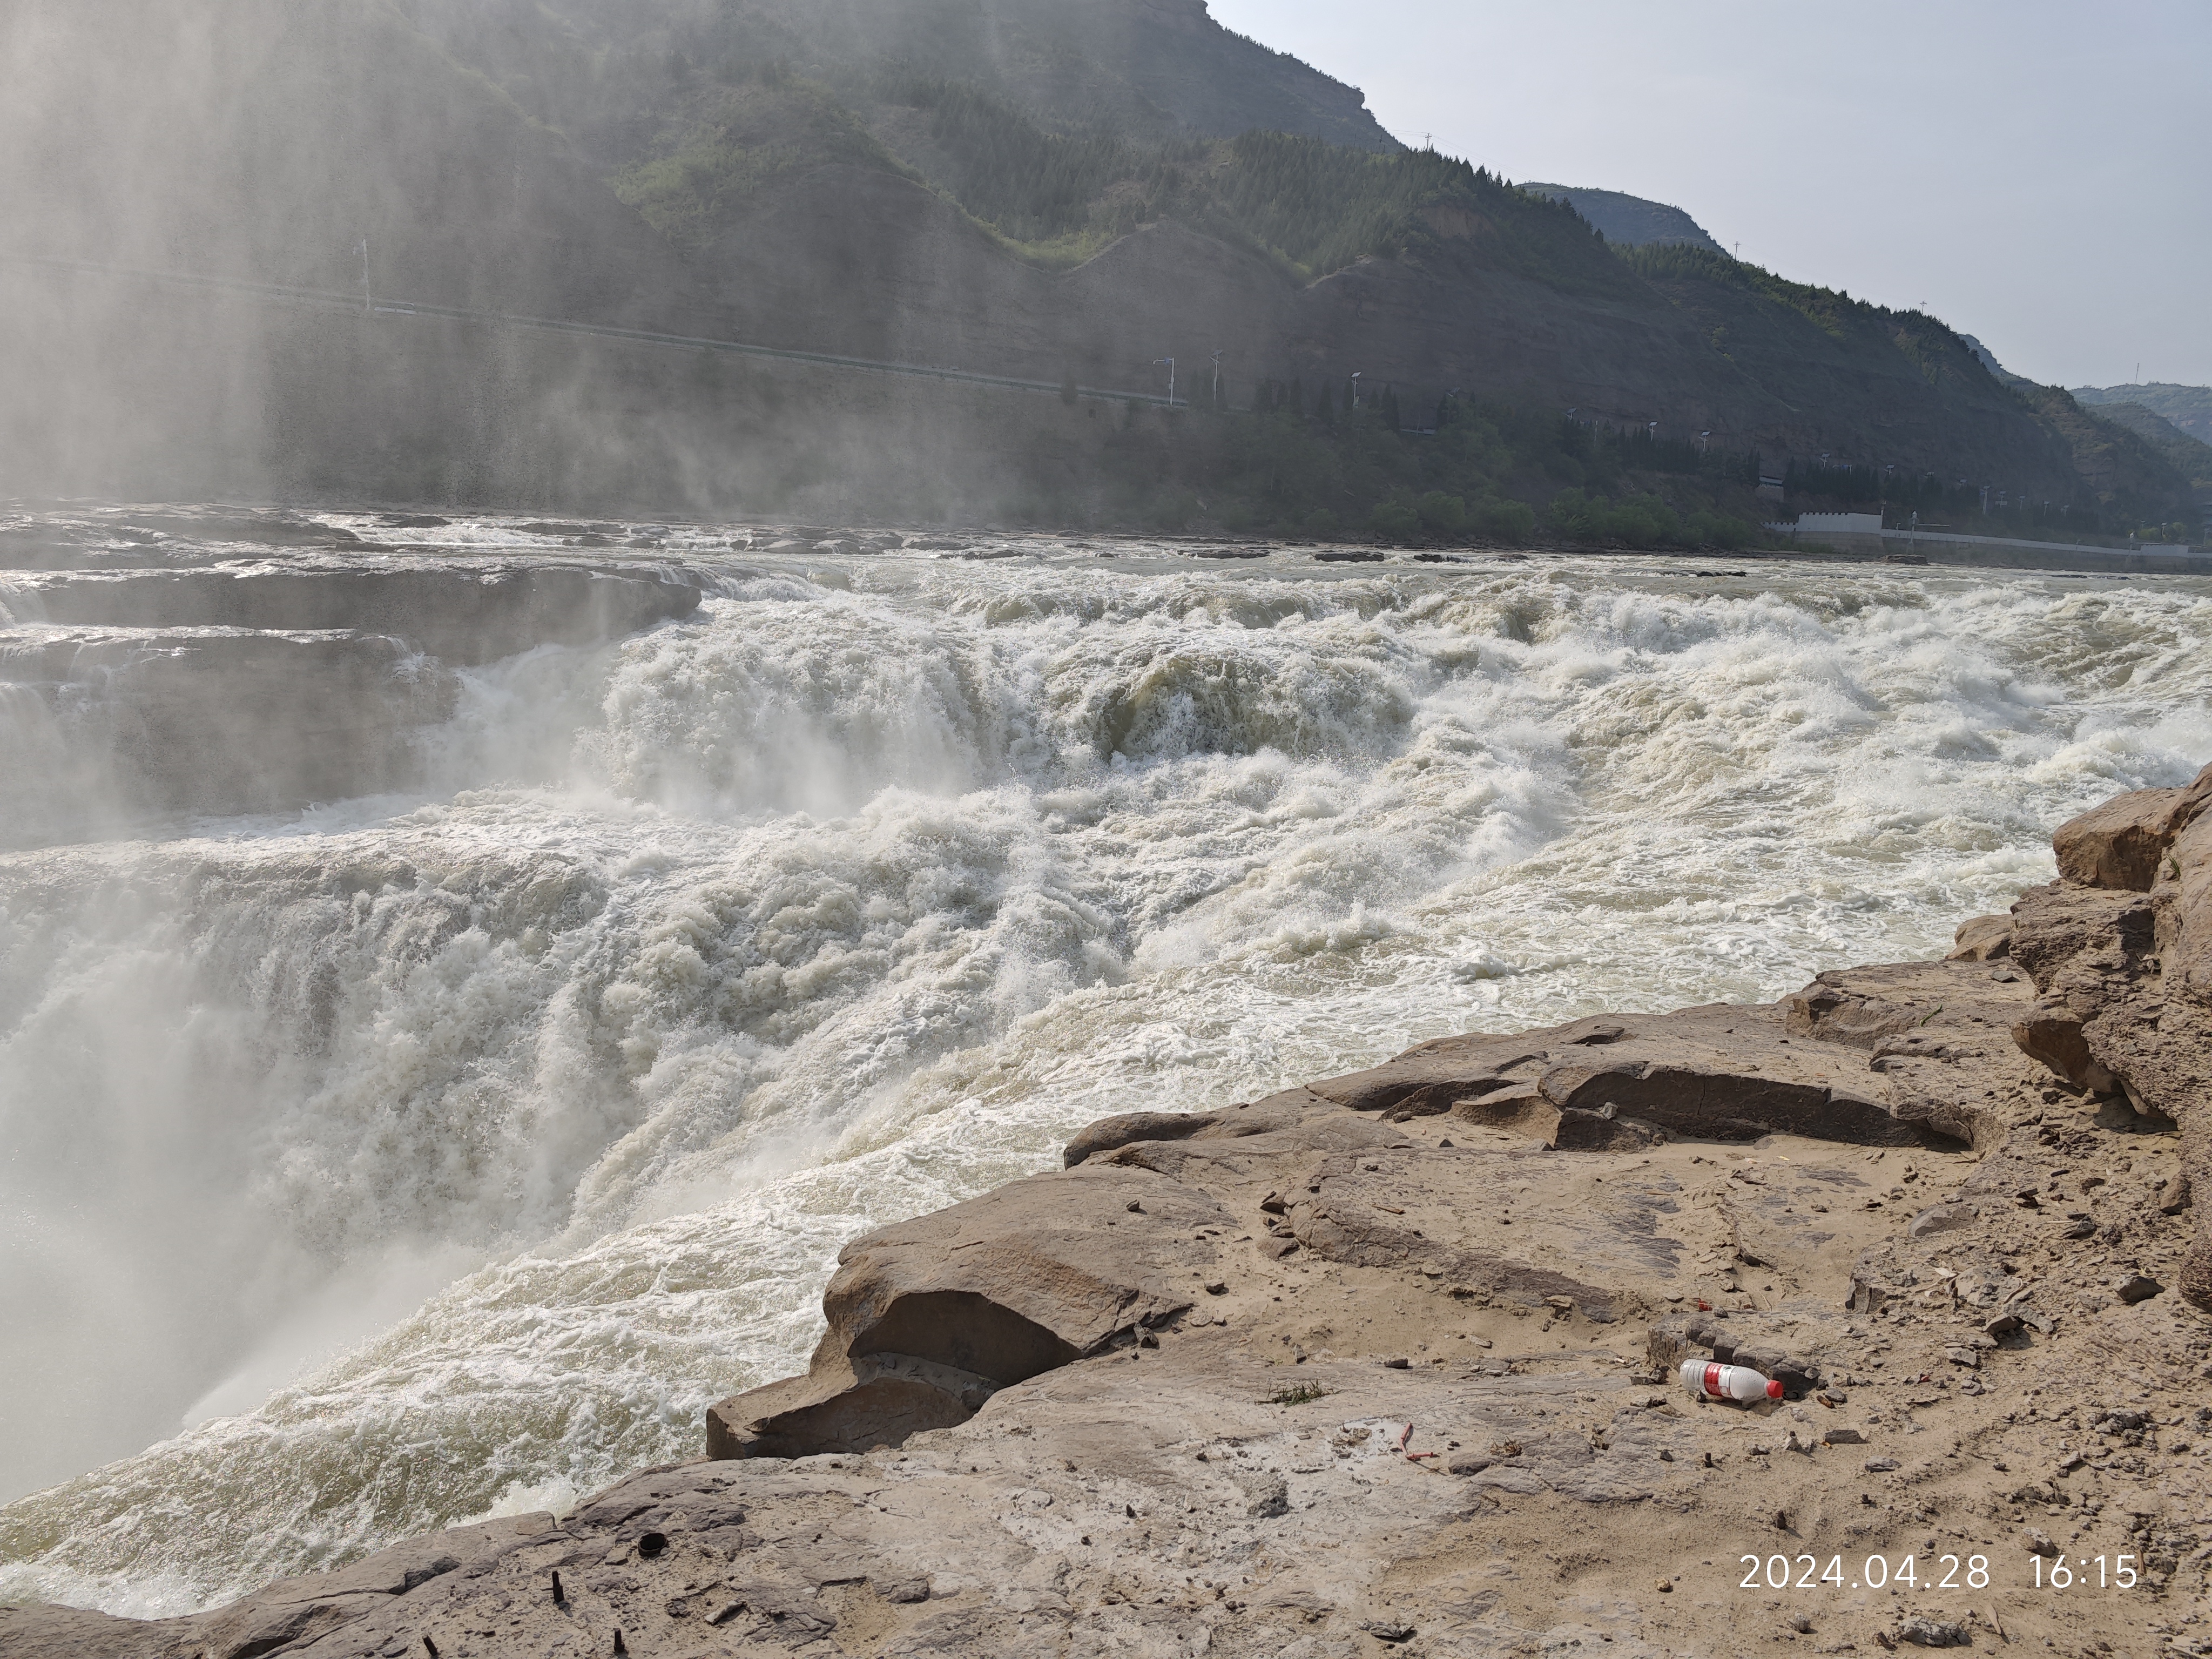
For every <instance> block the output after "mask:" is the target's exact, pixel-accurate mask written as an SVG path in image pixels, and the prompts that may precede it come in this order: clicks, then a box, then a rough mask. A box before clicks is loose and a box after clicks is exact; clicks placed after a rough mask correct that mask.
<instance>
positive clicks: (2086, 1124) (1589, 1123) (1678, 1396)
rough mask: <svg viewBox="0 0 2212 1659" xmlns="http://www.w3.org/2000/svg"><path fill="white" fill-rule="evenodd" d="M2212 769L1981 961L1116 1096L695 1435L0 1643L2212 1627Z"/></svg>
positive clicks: (164, 1651)
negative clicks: (1720, 1398)
mask: <svg viewBox="0 0 2212 1659" xmlns="http://www.w3.org/2000/svg"><path fill="white" fill-rule="evenodd" d="M2208 806H2212V769H2208V771H2207V772H2206V773H2205V774H2204V775H2203V776H2202V777H2200V778H2199V779H2198V780H2197V782H2196V783H2195V784H2194V785H2192V786H2191V787H2189V788H2187V789H2181V790H2156V791H2149V792H2146V793H2139V794H2134V795H2129V796H2124V797H2122V798H2120V799H2118V800H2115V801H2113V802H2111V803H2109V804H2108V805H2106V806H2104V807H2101V808H2100V809H2098V810H2097V811H2093V812H2091V813H2089V814H2087V816H2085V817H2082V818H2080V819H2077V820H2076V821H2075V822H2074V823H2069V824H2068V825H2067V826H2065V828H2063V829H2061V830H2060V831H2059V833H2058V836H2057V851H2058V855H2059V866H2060V870H2061V878H2060V879H2059V880H2058V881H2057V882H2055V883H2052V884H2050V885H2049V886H2047V887H2041V888H2038V889H2035V890H2032V891H2030V892H2028V893H2027V894H2025V895H2024V896H2022V897H2021V901H2020V902H2019V903H2018V904H2016V905H2015V907H2014V908H2013V911H2012V914H2011V915H2008V916H2002V917H1984V918H1980V919H1978V920H1976V921H1970V922H1969V923H1967V924H1966V926H1965V927H1962V928H1960V938H1959V948H1958V950H1957V951H1955V952H1954V955H1953V957H1951V958H1950V959H1949V960H1948V961H1944V962H1925V963H1901V964H1893V965H1888V966H1880V967H1869V968H1860V969H1844V970H1840V971H1838V972H1832V973H1826V974H1823V975H1820V978H1819V979H1817V980H1816V981H1814V983H1813V984H1811V985H1810V986H1808V987H1806V988H1805V989H1804V990H1802V991H1801V992H1799V993H1798V994H1796V995H1795V996H1792V997H1790V998H1788V999H1786V1000H1784V1001H1783V1002H1781V1003H1779V1004H1776V1005H1772V1006H1759V1007H1741V1006H1712V1007H1704V1008H1692V1009H1686V1010H1684V1011H1682V1012H1678V1013H1673V1014H1667V1015H1621V1016H1618V1017H1616V1018H1599V1019H1585V1020H1580V1021H1577V1022H1575V1023H1574V1024H1569V1025H1564V1026H1559V1027H1557V1028H1554V1029H1553V1030H1541V1031H1531V1032H1524V1033H1519V1034H1516V1035H1511V1036H1466V1037H1455V1038H1449V1039H1445V1040H1443V1041H1439V1042H1429V1043H1425V1044H1423V1045H1421V1046H1420V1047H1419V1048H1414V1049H1413V1050H1411V1051H1410V1052H1408V1053H1407V1054H1403V1055H1401V1056H1400V1057H1399V1058H1398V1059H1396V1060H1393V1061H1391V1062H1390V1063H1389V1064H1388V1065H1386V1066H1379V1067H1376V1069H1374V1070H1372V1071H1368V1072H1363V1073H1356V1074H1354V1075H1352V1076H1350V1077H1344V1078H1337V1079H1329V1080H1327V1081H1323V1082H1318V1083H1314V1084H1311V1085H1307V1086H1305V1087H1303V1088H1297V1089H1292V1090H1289V1091H1285V1092H1284V1093H1281V1094H1279V1095H1275V1096H1272V1097H1268V1098H1267V1099H1264V1100H1259V1101H1254V1102H1249V1103H1241V1104H1237V1105H1234V1106H1231V1107H1228V1108H1226V1109H1223V1110H1220V1111H1217V1112H1212V1113H1206V1114H1201V1115H1176V1116H1167V1115H1151V1114H1138V1115H1132V1116H1127V1117H1121V1118H1115V1119H1109V1120H1108V1121H1104V1122H1102V1123H1098V1124H1095V1125H1093V1126H1092V1127H1091V1128H1089V1129H1087V1130H1085V1132H1084V1133H1083V1134H1081V1135H1080V1136H1079V1137H1078V1138H1077V1139H1076V1140H1075V1141H1074V1142H1073V1144H1072V1145H1071V1146H1069V1147H1068V1149H1067V1153H1066V1164H1067V1167H1066V1169H1065V1170H1060V1171H1055V1172H1054V1173H1051V1174H1047V1175H1041V1176H1034V1177H1031V1178H1030V1179H1028V1180H1025V1181H1019V1182H1014V1183H1012V1184H1011V1185H1009V1186H1007V1187H1005V1188H1000V1189H999V1190H998V1191H996V1192H994V1193H991V1194H987V1195H986V1196H984V1197H982V1198H980V1199H977V1200H974V1201H973V1202H970V1203H967V1204H963V1205H960V1206H956V1207H954V1208H952V1209H950V1210H946V1211H944V1212H939V1213H938V1214H934V1215H928V1216H923V1217H921V1218H917V1219H915V1220H913V1221H909V1222H906V1223H903V1224H902V1225H898V1226H895V1227H890V1228H886V1229H884V1230H883V1231H879V1232H877V1233H874V1234H872V1235H870V1236H868V1237H865V1238H863V1239H860V1240H859V1241H858V1242H856V1243H854V1245H853V1246H851V1247H850V1248H849V1249H848V1250H847V1251H846V1252H845V1254H844V1256H843V1259H842V1263H841V1266H840V1268H839V1271H838V1273H837V1274H836V1278H835V1279H833V1280H832V1282H831V1284H830V1286H829V1291H827V1293H826V1295H825V1297H824V1310H825V1312H826V1314H827V1316H828V1330H827V1333H826V1334H825V1335H824V1336H823V1340H822V1343H821V1346H820V1347H819V1348H818V1349H817V1352H816V1354H815V1357H814V1360H813V1363H812V1365H811V1368H810V1370H808V1372H807V1373H806V1374H805V1376H799V1377H793V1378H791V1379H789V1380H787V1381H785V1382H782V1383H775V1384H773V1385H771V1386H769V1387H768V1388H764V1389H757V1390H755V1391H753V1392H752V1393H750V1394H746V1395H739V1396H738V1397H737V1398H735V1399H733V1400H729V1401H724V1402H723V1403H722V1404H720V1406H717V1407H714V1411H713V1412H712V1413H711V1414H710V1417H709V1420H708V1425H707V1443H706V1447H705V1448H704V1449H705V1450H706V1451H707V1452H708V1456H707V1457H705V1458H703V1459H702V1460H701V1461H699V1462H692V1463H686V1464H682V1465H678V1466H675V1467H671V1468H662V1469H656V1470H652V1471H648V1472H647V1473H645V1474H640V1475H638V1476H636V1477H635V1478H633V1479H631V1480H626V1481H624V1482H623V1483H622V1484H621V1485H619V1486H615V1487H613V1488H611V1489H610V1490H609V1491H607V1492H603V1493H601V1494H599V1496H598V1497H596V1498H592V1500H590V1501H589V1502H588V1503H586V1504H584V1505H583V1506H582V1507H581V1508H580V1509H579V1510H577V1511H576V1512H575V1513H574V1514H573V1515H570V1516H567V1517H565V1518H563V1519H558V1520H556V1518H555V1517H554V1516H550V1515H548V1516H530V1517H525V1518H522V1519H520V1520H512V1521H503V1522H495V1523H493V1524H491V1525H489V1526H482V1527H476V1528H463V1529H460V1530H458V1531H455V1532H451V1533H447V1534H443V1535H442V1536H440V1537H436V1538H432V1539H427V1540H422V1541H416V1542H415V1543H412V1544H409V1545H405V1546H403V1547H400V1548H398V1549H395V1550H391V1551H387V1552H385V1553H382V1554H380V1555H378V1556H375V1557H374V1558H371V1559H368V1560H367V1561H364V1562H362V1563H361V1564H359V1565H356V1566H354V1567H351V1568H349V1569H347V1570H345V1571H343V1572H338V1573H334V1574H331V1575H327V1576H324V1577H315V1578H306V1579H300V1580H295V1581H291V1582H288V1583H281V1584H277V1585H275V1586H272V1587H271V1588H270V1589H267V1590H264V1591H263V1592H262V1593H260V1594H259V1595H255V1596H252V1597H250V1598H248V1599H247V1600H246V1601H241V1602H240V1603H238V1604H236V1605H234V1606H233V1607H227V1608H224V1609H222V1610H220V1611H217V1612H215V1613H209V1614H206V1615H204V1616H202V1617H199V1618H196V1619H189V1620H173V1621H168V1622H165V1623H153V1624H133V1623H130V1622H127V1621H122V1620H110V1619H106V1618H103V1617H101V1616H100V1615H97V1614H91V1613H78V1612H73V1611H70V1610H67V1609H61V1608H53V1607H33V1608H21V1609H15V1610H12V1611H8V1612H0V1655H5V1656H7V1659H46V1656H56V1659H58V1656H64V1655H67V1656H72V1659H76V1656H86V1655H102V1656H106V1655H112V1656H118V1659H122V1656H128V1659H137V1656H147V1659H154V1656H161V1659H185V1656H196V1659H250V1656H260V1655H269V1654H286V1655H293V1654H297V1655H312V1656H314V1659H366V1656H371V1655H376V1656H386V1659H396V1656H399V1655H403V1654H425V1655H428V1656H432V1659H440V1656H452V1659H460V1656H502V1659H504V1656H519V1655H523V1654H531V1655H541V1654H622V1653H635V1654H640V1655H670V1656H677V1655H681V1656H706V1655H775V1654H793V1655H799V1654H810V1655H811V1654H818V1655H823V1656H828V1655H837V1654H867V1655H885V1656H893V1655H915V1656H919V1655H926V1654H946V1655H951V1654H959V1655H981V1654H1013V1653H1054V1654H1093V1653H1097V1654H1103V1653H1109V1652H1113V1653H1130V1654H1146V1655H1149V1654H1158V1655H1170V1654H1174V1655H1183V1654H1190V1653H1198V1652H1209V1653H1216V1654H1230V1655H1245V1654H1251V1655H1258V1654H1267V1655H1269V1656H1296V1659H1304V1656H1312V1659H1320V1656H1347V1659H1348V1656H1352V1655H1364V1654H1375V1653H1382V1652H1388V1651H1396V1652H1401V1653H1407V1654H1427V1655H1437V1656H1458V1655H1469V1656H1472V1655H1491V1654H1503V1653H1509V1652H1510V1653H1534V1652H1538V1651H1545V1652H1563V1651H1566V1650H1572V1649H1580V1650H1583V1651H1588V1652H1595V1651H1597V1650H1600V1649H1601V1648H1604V1649H1606V1650H1609V1651H1611V1652H1614V1653H1619V1654H1623V1655H1629V1654H1683V1655H1687V1654H1706V1653H1711V1652H1714V1651H1717V1650H1723V1648H1724V1650H1727V1651H1730V1652H1735V1651H1743V1650H1770V1649H1780V1648H1784V1647H1788V1646H1792V1645H1794V1644H1800V1643H1806V1644H1810V1647H1811V1650H1813V1651H1816V1652H1840V1651H1850V1650H1854V1649H1856V1650H1860V1651H1865V1650H1869V1649H1870V1648H1872V1647H1875V1646H1881V1647H1893V1646H1895V1645H1896V1644H1898V1643H1899V1642H1905V1643H1907V1644H1920V1645H1997V1646H2003V1645H2008V1644H2019V1643H2023V1642H2024V1643H2027V1644H2030V1645H2031V1646H2043V1645H2046V1644H2048V1645H2051V1646H2054V1647H2056V1648H2057V1649H2058V1650H2061V1651H2083V1652H2087V1651H2102V1652H2110V1651H2112V1648H2111V1646H2110V1638H2114V1637H2116V1636H2126V1637H2127V1638H2130V1640H2132V1641H2133V1642H2134V1643H2135V1644H2136V1647H2135V1648H2134V1649H2132V1650H2135V1651H2141V1652H2144V1653H2148V1652H2150V1651H2153V1650H2154V1647H2156V1646H2157V1645H2158V1644H2160V1643H2163V1644H2166V1645H2165V1647H2164V1650H2167V1651H2173V1652H2186V1653H2196V1652H2201V1651H2205V1650H2207V1648H2208V1646H2212V1644H2206V1643H2204V1642H2203V1641H2201V1640H2198V1639H2197V1638H2198V1637H2199V1636H2200V1635H2201V1632H2202V1631H2203V1628H2204V1626H2203V1623H2202V1622H2201V1621H2202V1620H2203V1618H2204V1615H2205V1613H2207V1612H2208V1611H2212V1608H2208V1606H2207V1603H2206V1601H2205V1599H2204V1592H2205V1563H2206V1560H2207V1558H2208V1556H2212V1549H2208V1548H2207V1547H2206V1541H2207V1540H2208V1539H2212V1455H2208V1454H2212V1404H2207V1403H2204V1402H2205V1401H2206V1400H2207V1393H2206V1388H2205V1383H2204V1380H2203V1379H2204V1377H2205V1376H2206V1375H2207V1374H2208V1364H2207V1362H2208V1360H2212V1328H2208V1325H2207V1322H2206V1320H2205V1318H2204V1312H2205V1310H2208V1309H2212V1256H2208V1242H2207V1241H2206V1240H2205V1239H2203V1238H2201V1237H2192V1236H2191V1193H2192V1190H2193V1188H2196V1187H2197V1186H2198V1185H2200V1184H2201V1183H2202V1182H2203V1181H2205V1180H2206V1179H2209V1178H2212V1172H2208V1171H2207V1170H2206V1169H2205V1164H2204V1160H2205V1158H2206V1139H2205V1138H2206V1134H2207V1133H2208V1129H2207V1116H2208V1112H2209V1111H2212V1107H2208V1101H2207V1079H2208V1077H2209V1076H2212V1048H2208V1045H2212V811H2207V810H2206V809H2207V807H2208ZM1708 1357H1710V1358H1713V1359H1717V1360H1720V1361H1723V1362H1734V1363H1740V1364H1751V1365H1755V1366H1757V1367H1759V1369H1760V1370H1764V1371H1765V1372H1766V1373H1768V1374H1769V1375H1771V1376H1778V1377H1779V1378H1781V1379H1782V1381H1783V1382H1784V1385H1785V1389H1786V1398H1784V1400H1781V1401H1771V1402H1768V1403H1766V1404H1764V1405H1762V1406H1760V1407H1755V1408H1750V1409H1745V1408H1739V1407H1732V1406H1725V1405H1699V1404H1697V1403H1695V1402H1693V1401H1692V1400H1691V1398H1690V1397H1689V1396H1688V1395H1687V1394H1686V1393H1685V1392H1684V1391H1683V1390H1682V1389H1681V1388H1680V1386H1679V1384H1678V1383H1675V1382H1674V1379H1673V1371H1674V1367H1675V1366H1676V1365H1677V1364H1679V1363H1680V1361H1681V1360H1683V1359H1685V1358H1708ZM2200 1448H2202V1449H2200ZM1907 1555H1912V1556H1914V1557H1916V1558H1917V1576H1918V1578H1919V1580H1920V1583H1919V1584H1918V1585H1917V1586H1916V1587H1915V1588H1913V1589H1910V1590H1908V1589H1905V1588H1904V1587H1903V1586H1902V1585H1901V1584H1900V1583H1899V1582H1898V1581H1896V1580H1895V1579H1893V1580H1892V1582H1890V1583H1887V1584H1886V1585H1882V1586H1879V1587H1877V1586H1875V1584H1874V1583H1872V1582H1871V1577H1872V1573H1871V1570H1870V1568H1869V1565H1868V1563H1869V1558H1872V1557H1875V1556H1881V1557H1883V1558H1884V1559H1885V1560H1886V1561H1887V1562H1888V1563H1889V1564H1892V1565H1893V1566H1894V1565H1899V1564H1902V1562H1903V1559H1904V1558H1905V1556H1907ZM2123 1557H2124V1558H2125V1559H2127V1561H2128V1562H2129V1564H2130V1569H2129V1570H2130V1572H2131V1573H2132V1574H2133V1575H2134V1577H2135V1579H2136V1583H2134V1585H2133V1586H2132V1587H2131V1588H2127V1589H2121V1588H2118V1586H2117V1583H2112V1586H2111V1587H2108V1588H2100V1589H2094V1590H2087V1585H2086V1574H2087V1572H2088V1571H2097V1569H2095V1568H2088V1569H2083V1568H2079V1567H2077V1568H2075V1569H2074V1570H2073V1576H2074V1577H2075V1583H2081V1584H2083V1586H2084V1590H2086V1593H2083V1591H2073V1592H2070V1593H2069V1594H2063V1595H2061V1594H2057V1593H2054V1592H2053V1591H2052V1590H2051V1589H2050V1588H2049V1581H2050V1579H2051V1577H2052V1576H2053V1575H2052V1571H2051V1570H2052V1568H2053V1567H2054V1565H2057V1564H2070V1563H2072V1562H2074V1561H2075V1560H2077V1559H2078V1560H2081V1561H2084V1562H2089V1561H2094V1560H2096V1559H2100V1558H2101V1559H2103V1561H2104V1562H2105V1563H2106V1565H2105V1567H2104V1569H2103V1571H2104V1573H2105V1575H2106V1577H2107V1578H2108V1579H2113V1580H2116V1578H2117V1574H2118V1568H2117V1565H2114V1564H2116V1563H2118V1561H2119V1560H2120V1559H2121V1558H2123ZM1777 1559H1780V1560H1782V1561H1783V1563H1784V1567H1786V1569H1787V1571H1784V1579H1785V1580H1787V1581H1788V1583H1789V1585H1790V1588H1787V1589H1781V1588H1777V1587H1775V1586H1773V1585H1772V1584H1771V1583H1770V1582H1769V1580H1770V1578H1771V1571H1770V1569H1771V1568H1772V1566H1773V1563H1774V1561H1776V1560H1777ZM1831 1559H1833V1560H1834V1561H1835V1562H1836V1563H1838V1573H1837V1577H1836V1578H1835V1580H1834V1582H1832V1583H1831V1582H1828V1581H1827V1579H1826V1577H1823V1576H1821V1575H1825V1574H1826V1572H1827V1571H1828V1566H1829V1564H1830V1562H1831ZM1807 1560H1810V1561H1812V1562H1813V1563H1814V1567H1813V1569H1812V1570H1811V1573H1810V1574H1808V1572H1807V1571H1805V1569H1804V1567H1803V1563H1804V1562H1805V1561H1807ZM1747 1562H1748V1563H1749V1564H1750V1565H1749V1566H1748V1567H1747V1565H1745V1564H1746V1563H1747ZM1977 1562H1978V1564H1979V1565H1977ZM1747 1571H1748V1572H1749V1574H1750V1577H1749V1578H1748V1579H1747V1577H1746V1574H1747ZM1800 1578H1806V1579H1808V1585H1807V1586H1806V1587H1800V1586H1799V1585H1798V1583H1797V1580H1798V1579H1800ZM1947 1579H1948V1582H1945V1581H1946V1580H1947ZM2039 1586H2041V1588H2038V1587H2039ZM1716 1644H1722V1645H1721V1646H1717V1645H1716Z"/></svg>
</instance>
